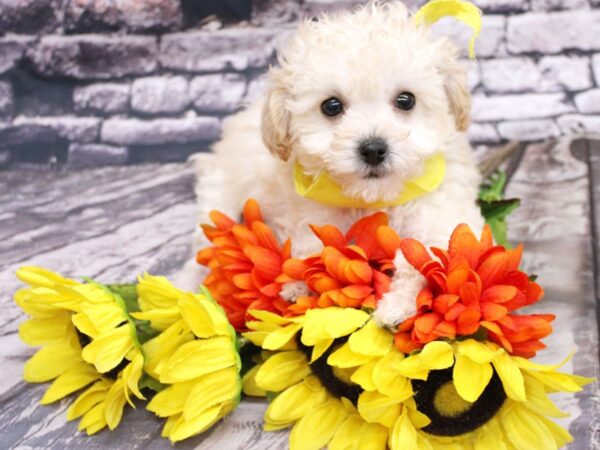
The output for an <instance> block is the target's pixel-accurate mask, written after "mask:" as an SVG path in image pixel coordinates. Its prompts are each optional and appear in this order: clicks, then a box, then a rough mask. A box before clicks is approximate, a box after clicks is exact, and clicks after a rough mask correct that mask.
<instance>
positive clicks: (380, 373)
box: [372, 350, 413, 401]
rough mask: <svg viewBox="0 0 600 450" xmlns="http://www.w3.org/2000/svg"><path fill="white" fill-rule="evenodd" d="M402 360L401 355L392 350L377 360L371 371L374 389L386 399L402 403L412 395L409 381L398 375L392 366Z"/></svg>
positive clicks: (402, 356)
mask: <svg viewBox="0 0 600 450" xmlns="http://www.w3.org/2000/svg"><path fill="white" fill-rule="evenodd" d="M403 359H404V355H402V353H400V352H398V351H395V350H392V351H391V352H389V353H388V354H387V355H386V356H384V357H383V358H381V359H379V361H378V362H377V364H376V365H375V368H374V369H373V375H372V376H373V382H374V384H375V387H376V389H377V390H378V391H379V392H381V393H382V394H384V395H387V396H388V397H392V398H395V399H397V400H400V401H403V400H406V399H407V398H409V397H411V396H412V395H413V390H412V384H411V382H410V380H409V379H408V378H406V377H404V376H402V375H400V374H399V373H398V371H397V370H396V369H395V368H394V366H395V365H396V364H397V363H399V362H400V361H402V360H403Z"/></svg>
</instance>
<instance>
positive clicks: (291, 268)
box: [283, 258, 308, 280]
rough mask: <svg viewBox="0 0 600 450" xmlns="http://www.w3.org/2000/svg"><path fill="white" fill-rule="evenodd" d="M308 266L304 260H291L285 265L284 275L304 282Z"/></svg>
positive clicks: (285, 262)
mask: <svg viewBox="0 0 600 450" xmlns="http://www.w3.org/2000/svg"><path fill="white" fill-rule="evenodd" d="M307 269H308V265H307V264H306V262H305V261H304V260H302V259H297V258H291V259H288V260H286V261H284V263H283V273H285V274H286V275H287V276H289V277H290V278H292V279H294V280H302V279H303V278H304V273H305V272H306V270H307Z"/></svg>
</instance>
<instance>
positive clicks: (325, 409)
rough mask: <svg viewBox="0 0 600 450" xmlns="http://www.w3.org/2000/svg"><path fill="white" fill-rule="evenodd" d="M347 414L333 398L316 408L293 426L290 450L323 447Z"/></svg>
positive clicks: (310, 449) (307, 449) (317, 449)
mask: <svg viewBox="0 0 600 450" xmlns="http://www.w3.org/2000/svg"><path fill="white" fill-rule="evenodd" d="M347 415H348V413H347V412H346V410H345V409H344V407H343V406H342V404H341V403H340V402H339V401H338V400H335V399H333V398H331V399H330V400H329V401H327V402H326V403H324V404H322V405H320V406H317V407H316V408H314V409H313V410H312V411H310V412H309V413H308V414H306V415H305V416H303V417H302V418H301V419H300V420H299V421H298V422H297V423H296V425H294V428H293V429H292V432H291V434H290V450H319V449H321V448H323V447H325V446H326V445H327V444H328V443H329V441H330V440H331V438H332V437H333V435H334V434H335V432H336V431H337V429H338V428H339V426H340V425H341V424H342V422H343V421H344V419H345V418H346V417H347Z"/></svg>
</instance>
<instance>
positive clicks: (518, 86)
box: [481, 58, 540, 93]
mask: <svg viewBox="0 0 600 450" xmlns="http://www.w3.org/2000/svg"><path fill="white" fill-rule="evenodd" d="M481 74H482V79H483V85H484V87H485V88H486V89H487V90H488V91H490V92H496V93H507V92H525V91H532V90H535V88H536V87H537V85H538V83H539V81H540V73H539V71H538V68H537V67H536V65H535V63H534V62H533V60H531V59H529V58H505V59H495V60H488V61H483V62H482V63H481Z"/></svg>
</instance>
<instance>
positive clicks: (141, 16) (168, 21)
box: [65, 0, 182, 33]
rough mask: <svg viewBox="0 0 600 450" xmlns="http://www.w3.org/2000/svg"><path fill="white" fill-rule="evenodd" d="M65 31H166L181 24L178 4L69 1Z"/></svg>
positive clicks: (167, 0) (164, 1)
mask: <svg viewBox="0 0 600 450" xmlns="http://www.w3.org/2000/svg"><path fill="white" fill-rule="evenodd" d="M65 22H66V27H67V29H68V30H70V31H76V32H84V33H89V32H90V30H92V31H111V30H118V29H127V30H129V31H134V32H136V31H167V30H173V29H176V28H178V27H179V26H180V25H181V22H182V14H181V4H180V1H179V0H152V1H148V0H145V1H139V0H119V1H116V2H115V1H111V2H107V1H106V0H68V3H67V5H66V10H65Z"/></svg>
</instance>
